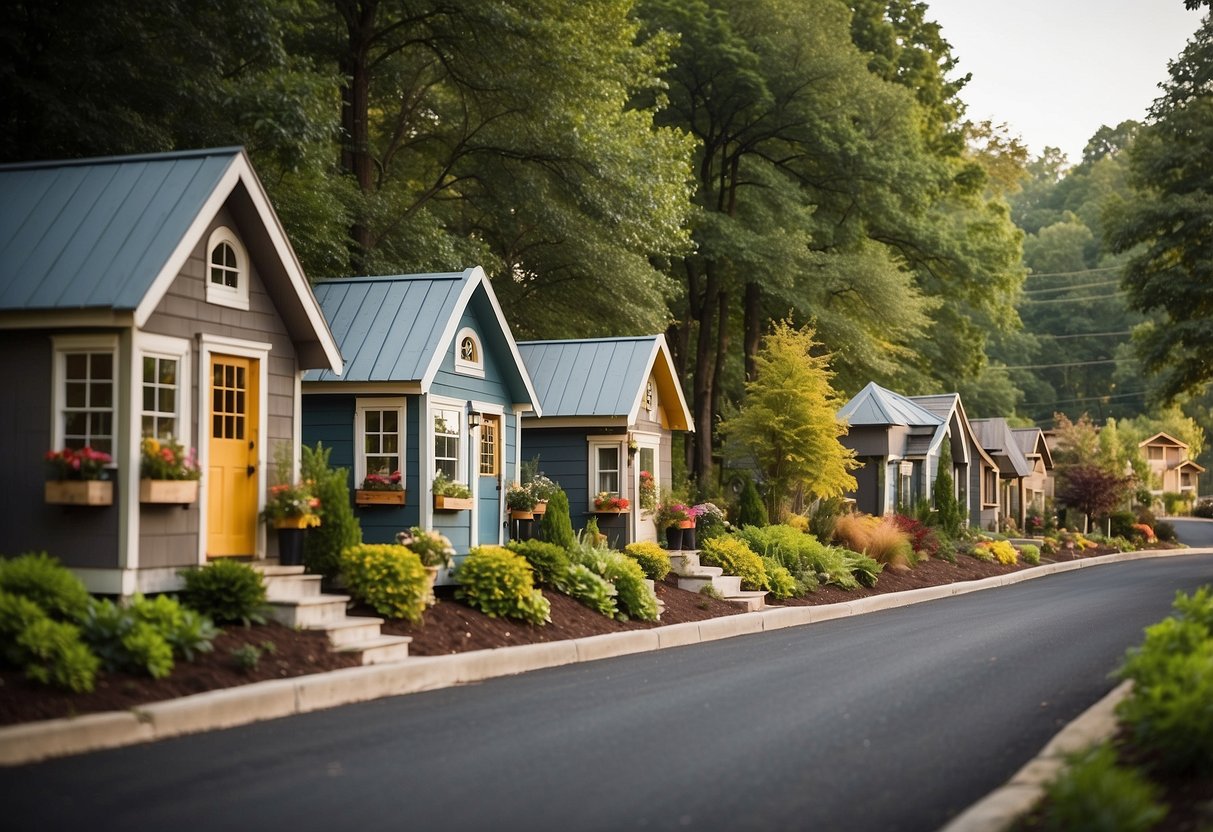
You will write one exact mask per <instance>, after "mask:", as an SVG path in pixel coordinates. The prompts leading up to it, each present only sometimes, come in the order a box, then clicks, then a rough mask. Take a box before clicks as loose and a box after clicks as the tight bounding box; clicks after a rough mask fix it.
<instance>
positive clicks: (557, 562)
mask: <svg viewBox="0 0 1213 832" xmlns="http://www.w3.org/2000/svg"><path fill="white" fill-rule="evenodd" d="M506 548H507V549H509V550H510V551H511V552H515V553H517V554H519V555H522V557H524V558H526V561H527V563H529V564H530V565H531V568H532V569H534V570H535V581H536V582H537V583H539V584H541V585H543V586H559V584H560V582H561V581H562V580H564V576H565V574H566V573H567V572H568V569H569V556H568V553H567V552H566V551H565V550H564V549H562V548H560V547H559V546H557V545H556V544H555V543H544V542H543V541H542V540H511V541H510V542H509V543H507V544H506ZM566 594H571V593H566Z"/></svg>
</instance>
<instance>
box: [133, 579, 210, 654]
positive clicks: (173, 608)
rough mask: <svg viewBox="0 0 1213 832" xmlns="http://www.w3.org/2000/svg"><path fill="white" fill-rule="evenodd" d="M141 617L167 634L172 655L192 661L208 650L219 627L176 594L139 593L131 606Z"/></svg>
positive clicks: (165, 638)
mask: <svg viewBox="0 0 1213 832" xmlns="http://www.w3.org/2000/svg"><path fill="white" fill-rule="evenodd" d="M129 609H130V611H131V614H132V615H133V616H134V617H135V618H136V619H137V620H139V621H144V622H146V623H148V624H150V625H152V626H153V627H154V628H155V629H156V632H158V633H160V635H162V636H164V640H165V641H167V642H168V644H169V647H171V648H173V655H174V656H177V657H178V658H182V659H185V660H186V661H188V662H192V661H193V660H194V658H195V657H196V656H197V654H198V653H209V652H211V650H212V649H213V647H214V645H213V644H212V642H213V641H214V640H215V636H217V635H219V631H218V630H217V629H215V625H214V624H213V623H212V622H211V620H210V619H209V618H207V617H206V616H205V615H202V614H201V613H199V612H195V611H194V610H191V609H190V608H189V607H183V606H182V605H181V603H180V602H179V601H177V599H176V598H172V597H170V596H168V595H157V596H156V597H155V598H145V597H143V596H142V595H136V596H135V598H134V600H133V601H132V602H131V605H130V607H129Z"/></svg>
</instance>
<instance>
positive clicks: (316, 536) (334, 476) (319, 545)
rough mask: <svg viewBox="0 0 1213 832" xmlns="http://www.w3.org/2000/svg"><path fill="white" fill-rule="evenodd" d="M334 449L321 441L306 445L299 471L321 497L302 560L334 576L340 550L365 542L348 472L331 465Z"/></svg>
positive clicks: (311, 568) (315, 570)
mask: <svg viewBox="0 0 1213 832" xmlns="http://www.w3.org/2000/svg"><path fill="white" fill-rule="evenodd" d="M332 452H333V449H332V448H326V447H324V444H323V443H321V442H318V443H316V447H315V448H309V447H307V446H306V445H305V446H304V447H303V457H302V461H301V465H300V470H301V473H302V476H303V479H304V481H305V482H307V481H310V482H311V483H312V494H314V495H315V496H316V497H318V498H319V499H320V507H319V508H318V509H316V513H317V514H319V515H320V521H321V522H320V525H319V526H316V527H314V528H312V529H311V530H310V531H309V532H308V533H307V534H306V535H304V536H303V562H304V563H305V564H306V565H307V568H308V571H309V572H312V573H315V574H318V575H324V576H325V577H326V578H335V577H336V576H337V572H338V570H339V568H340V560H341V552H342V551H343V550H344V549H346V548H347V547H350V546H357V545H358V544H359V543H360V542H361V541H362V525H361V523H359V522H358V518H357V517H355V516H354V509H353V506H352V505H351V504H350V488H349V481H348V477H349V471H348V470H346V469H345V468H336V469H334V468H330V467H329V456H330V455H331V454H332Z"/></svg>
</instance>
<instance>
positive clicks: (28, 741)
mask: <svg viewBox="0 0 1213 832" xmlns="http://www.w3.org/2000/svg"><path fill="white" fill-rule="evenodd" d="M1190 554H1213V549H1158V550H1152V551H1147V552H1119V553H1116V554H1112V555H1101V556H1099V557H1095V558H1088V559H1086V560H1081V561H1066V562H1063V563H1055V564H1046V565H1043V566H1036V567H1032V568H1030V569H1024V570H1022V571H1020V572H1016V573H1013V574H1010V575H999V576H995V577H991V578H983V579H981V580H977V581H965V582H963V583H959V584H944V585H942V586H937V587H924V588H922V589H914V590H908V591H906V592H893V593H888V594H885V595H873V596H869V597H867V598H857V599H855V600H854V601H846V602H843V603H838V604H824V605H821V606H805V607H774V608H770V609H766V610H760V611H758V612H747V613H739V614H737V615H729V616H724V617H721V618H710V619H707V620H704V621H698V622H688V623H684V624H672V625H668V626H665V627H655V628H653V629H651V630H629V631H627V632H622V633H608V634H605V635H598V636H588V637H585V638H578V639H570V640H568V641H554V642H543V643H539V644H524V645H519V646H518V647H501V648H497V649H495V650H476V651H473V652H470V653H459V654H454V655H450V656H420V657H415V658H410V659H406V660H404V661H402V662H396V663H391V664H380V665H371V666H368V667H352V668H346V669H344V670H335V671H332V672H330V673H320V674H315V675H312V676H299V677H295V678H293V679H276V680H273V681H268V682H256V683H254V684H251V685H242V686H240V687H235V688H224V689H222V690H216V691H208V692H206V693H198V694H194V695H193V696H186V697H183V698H181V699H172V700H168V701H165V702H156V703H152V704H149V705H142V706H139V707H137V708H134V709H132V710H130V711H125V712H124V711H115V712H110V713H101V714H91V715H87V716H80V717H68V718H65V719H52V720H46V721H43V722H33V723H26V724H22V725H13V726H9V727H5V728H0V765H2V766H13V765H22V764H25V763H34V762H38V761H40V760H46V759H50V758H52V757H63V756H69V755H72V754H82V753H85V752H89V751H99V750H102V749H107V748H120V747H122V746H126V745H134V744H136V743H141V742H151V741H155V740H161V739H166V738H168V737H176V736H181V735H183V734H190V733H196V732H199V731H209V730H214V729H219V728H233V727H235V726H238V725H247V724H249V723H252V722H258V721H260V720H263V719H277V718H279V717H284V716H293V715H295V714H303V713H308V712H310V711H317V710H321V709H324V708H334V707H337V706H339V705H349V704H354V703H356V702H368V701H371V700H373V699H379V698H382V697H386V696H401V695H404V694H409V693H419V692H421V691H427V690H436V689H438V688H445V687H450V686H452V685H460V684H468V683H472V682H480V681H483V680H485V679H492V678H494V677H498V676H512V675H514V674H516V673H525V672H527V671H530V670H539V669H542V668H548V667H559V666H561V665H566V664H574V663H577V662H587V661H596V660H598V659H605V658H611V657H615V656H626V655H628V654H631V653H641V652H647V651H651V650H664V649H666V648H669V647H684V646H687V645H692V644H701V643H703V642H708V641H715V640H717V639H722V638H732V637H734V636H741V635H753V634H756V633H762V632H766V631H768V630H772V631H773V630H779V629H783V628H786V627H799V626H803V625H806V624H817V623H820V622H822V621H830V620H833V619H836V618H845V617H847V616H851V615H861V614H863V613H868V612H876V611H878V610H886V609H893V608H896V607H904V606H908V605H910V604H919V603H923V602H926V601H933V600H936V599H939V598H947V597H950V596H953V595H962V594H965V593H969V592H977V591H980V590H984V589H994V588H996V587H1000V586H1009V585H1010V584H1016V583H1019V582H1020V581H1026V580H1031V579H1033V578H1041V577H1044V576H1046V575H1052V574H1055V573H1057V572H1068V571H1072V570H1074V569H1082V568H1086V567H1089V566H1100V565H1102V564H1106V563H1118V562H1120V561H1125V560H1141V559H1144V558H1154V557H1167V556H1172V555H1190Z"/></svg>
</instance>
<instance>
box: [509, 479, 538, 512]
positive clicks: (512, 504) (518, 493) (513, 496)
mask: <svg viewBox="0 0 1213 832" xmlns="http://www.w3.org/2000/svg"><path fill="white" fill-rule="evenodd" d="M505 505H506V508H508V509H509V510H510V519H511V520H533V519H535V495H534V494H532V493H531V490H530V489H529V488H527V487H525V486H522V485H519V484H518V483H516V482H515V483H511V484H510V487H509V488H507V489H506V490H505Z"/></svg>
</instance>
